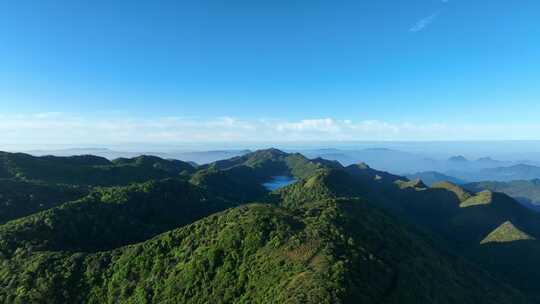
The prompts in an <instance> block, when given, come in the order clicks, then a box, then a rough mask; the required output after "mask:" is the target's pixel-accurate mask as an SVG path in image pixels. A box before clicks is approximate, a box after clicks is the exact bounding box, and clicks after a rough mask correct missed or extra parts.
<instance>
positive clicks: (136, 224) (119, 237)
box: [0, 149, 540, 303]
mask: <svg viewBox="0 0 540 304" xmlns="http://www.w3.org/2000/svg"><path fill="white" fill-rule="evenodd" d="M2 157H3V160H4V162H3V166H2V167H0V169H1V170H3V171H1V172H2V174H3V178H4V182H5V184H4V185H5V186H4V188H0V190H1V191H0V195H2V196H1V197H2V198H6V199H5V200H4V202H9V203H4V204H2V205H0V215H5V221H4V222H3V223H1V225H0V263H1V264H2V268H1V269H0V302H2V303H283V302H285V303H539V302H540V301H539V292H538V291H537V289H536V288H535V282H537V281H538V280H539V279H540V270H539V271H537V270H536V269H540V267H539V266H540V258H538V257H540V250H539V248H540V247H539V246H538V243H537V239H538V238H539V237H540V217H539V215H537V214H536V213H535V212H533V211H531V210H529V209H527V208H524V207H523V206H521V205H520V204H518V203H517V202H516V201H514V200H513V199H512V198H510V197H508V196H506V195H504V194H501V193H497V192H491V191H483V192H478V193H476V192H470V191H467V190H465V189H463V188H461V187H459V186H457V185H454V184H451V183H448V182H444V183H438V184H435V185H433V187H428V186H426V185H425V184H424V183H423V182H422V181H420V180H413V181H409V180H408V179H406V178H404V177H400V176H397V175H393V174H390V173H387V172H382V171H378V170H375V169H373V168H370V167H369V166H368V165H366V164H362V163H361V164H356V165H350V166H347V167H343V166H341V165H340V164H339V163H337V162H331V161H326V160H323V159H313V160H310V159H307V158H305V157H304V156H302V155H300V154H288V153H284V152H282V151H279V150H276V149H270V150H261V151H256V152H252V153H248V154H246V155H243V156H240V157H235V158H232V159H229V160H225V161H218V162H215V163H211V164H209V165H205V166H201V167H198V168H194V167H192V166H191V165H189V164H187V163H184V162H181V161H173V160H163V159H160V158H157V157H150V156H144V157H138V158H134V159H117V160H114V161H108V160H105V159H101V158H97V157H92V156H84V157H68V158H61V157H54V158H52V157H39V158H36V157H30V156H27V155H20V154H9V153H3V154H2ZM48 170H50V174H49V173H48ZM283 175H284V176H291V177H294V178H295V179H298V181H297V182H295V183H293V184H291V185H289V186H286V187H284V188H281V189H278V190H276V191H274V192H271V193H269V192H268V190H266V189H265V188H264V187H263V186H262V183H264V182H266V181H268V180H271V179H272V178H273V177H275V176H283ZM0 185H2V184H0ZM26 186H28V187H26ZM17 187H18V188H19V189H20V190H19V191H17V189H18V188H17ZM38 201H39V202H41V203H37V202H38Z"/></svg>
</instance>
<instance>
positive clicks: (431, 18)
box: [409, 1, 444, 32]
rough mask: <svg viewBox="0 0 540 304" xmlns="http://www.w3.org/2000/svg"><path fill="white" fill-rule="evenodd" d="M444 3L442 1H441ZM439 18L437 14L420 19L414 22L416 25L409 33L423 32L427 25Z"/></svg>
mask: <svg viewBox="0 0 540 304" xmlns="http://www.w3.org/2000/svg"><path fill="white" fill-rule="evenodd" d="M443 2H444V1H443ZM438 16H439V13H434V14H431V15H429V16H427V17H425V18H422V19H420V20H418V21H417V22H416V24H415V25H414V26H413V27H411V28H410V29H409V31H410V32H420V31H422V30H424V29H425V28H426V27H427V26H428V25H430V24H431V23H433V21H435V19H436V18H437V17H438Z"/></svg>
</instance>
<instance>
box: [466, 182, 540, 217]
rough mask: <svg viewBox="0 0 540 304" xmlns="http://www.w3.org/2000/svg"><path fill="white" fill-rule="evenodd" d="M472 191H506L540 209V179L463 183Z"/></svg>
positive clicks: (516, 198)
mask: <svg viewBox="0 0 540 304" xmlns="http://www.w3.org/2000/svg"><path fill="white" fill-rule="evenodd" d="M463 187H465V188H467V189H470V190H471V191H482V190H491V191H496V192H502V193H505V194H507V195H509V196H511V197H512V198H514V199H515V200H517V201H519V202H520V203H522V204H524V205H525V206H528V207H531V208H533V209H536V210H540V180H539V179H533V180H515V181H510V182H490V181H486V182H477V183H470V184H466V185H463Z"/></svg>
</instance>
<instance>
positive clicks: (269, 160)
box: [201, 149, 341, 182]
mask: <svg viewBox="0 0 540 304" xmlns="http://www.w3.org/2000/svg"><path fill="white" fill-rule="evenodd" d="M238 166H246V167H249V168H252V169H253V173H254V176H255V177H256V178H257V181H259V182H263V181H267V180H269V179H271V178H272V177H273V176H292V177H296V178H306V177H309V176H311V175H312V174H313V173H315V172H317V171H319V170H323V169H325V168H328V167H332V168H340V167H341V165H340V164H339V163H338V162H334V161H328V160H324V159H314V160H309V159H307V158H306V157H304V156H303V155H301V154H299V153H293V154H289V153H285V152H283V151H280V150H277V149H268V150H259V151H255V152H252V153H248V154H246V155H243V156H239V157H234V158H231V159H227V160H220V161H217V162H214V163H211V164H209V165H206V166H202V167H201V169H206V168H214V169H217V170H226V169H231V168H234V167H238Z"/></svg>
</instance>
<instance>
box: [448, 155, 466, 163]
mask: <svg viewBox="0 0 540 304" xmlns="http://www.w3.org/2000/svg"><path fill="white" fill-rule="evenodd" d="M448 161H451V162H466V161H468V160H467V159H466V158H465V157H464V156H463V155H457V156H452V157H450V158H449V159H448Z"/></svg>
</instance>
